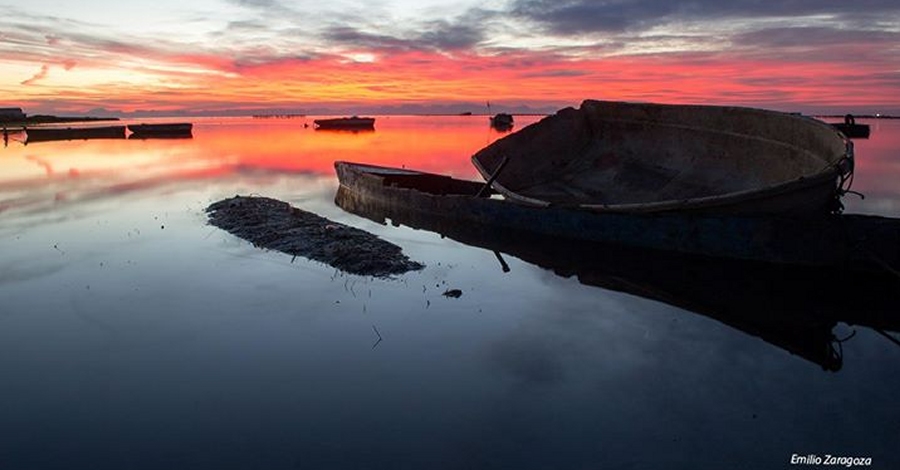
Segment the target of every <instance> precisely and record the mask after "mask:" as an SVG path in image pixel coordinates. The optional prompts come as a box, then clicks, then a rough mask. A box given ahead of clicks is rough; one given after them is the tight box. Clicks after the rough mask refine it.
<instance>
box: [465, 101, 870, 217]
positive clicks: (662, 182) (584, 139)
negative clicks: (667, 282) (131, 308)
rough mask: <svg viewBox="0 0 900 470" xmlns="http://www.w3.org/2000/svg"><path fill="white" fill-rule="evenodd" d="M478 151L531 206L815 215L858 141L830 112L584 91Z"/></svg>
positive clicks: (831, 205) (478, 160) (512, 195)
mask: <svg viewBox="0 0 900 470" xmlns="http://www.w3.org/2000/svg"><path fill="white" fill-rule="evenodd" d="M472 162H473V163H474V164H475V167H476V168H477V169H478V171H479V172H480V173H481V174H482V176H483V177H484V178H486V179H491V182H492V185H493V188H494V189H496V190H497V191H498V192H500V193H502V194H503V195H504V196H506V197H508V198H509V199H511V200H515V201H517V202H520V203H524V204H529V205H534V206H544V207H546V206H566V207H576V208H580V209H585V210H591V211H598V212H618V213H651V212H652V213H656V212H691V213H707V214H713V213H715V214H765V215H772V214H795V215H796V214H802V215H811V214H824V213H829V212H832V211H835V210H839V207H840V205H839V200H838V198H839V196H840V195H841V194H842V193H843V191H844V189H846V188H844V187H843V186H844V184H846V183H847V182H849V181H850V175H851V173H852V171H853V145H852V143H851V142H850V141H849V140H848V139H846V138H845V137H844V136H843V135H842V134H840V133H839V132H838V131H837V130H835V129H834V128H833V127H831V126H829V125H828V124H826V123H823V122H821V121H818V120H816V119H812V118H809V117H804V116H798V115H791V114H787V113H780V112H775V111H767V110H760V109H751V108H738V107H723V106H695V105H662V104H642V103H623V102H603V101H591V100H588V101H585V102H584V103H582V104H581V107H580V108H579V109H573V108H566V109H563V110H561V111H559V112H557V113H556V114H555V115H552V116H549V117H546V118H544V119H542V120H541V121H539V122H537V123H535V124H532V125H530V126H528V127H526V128H524V129H521V130H519V131H518V132H516V133H514V134H511V135H509V136H506V137H504V138H502V139H499V140H497V141H495V142H494V143H493V144H491V145H489V146H487V147H485V148H484V149H482V150H480V151H479V152H478V153H476V154H475V155H474V156H473V157H472ZM504 163H506V164H505V165H504ZM501 170H502V171H501Z"/></svg>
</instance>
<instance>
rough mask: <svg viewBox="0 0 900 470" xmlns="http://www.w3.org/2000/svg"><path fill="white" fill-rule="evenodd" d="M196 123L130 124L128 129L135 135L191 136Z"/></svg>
mask: <svg viewBox="0 0 900 470" xmlns="http://www.w3.org/2000/svg"><path fill="white" fill-rule="evenodd" d="M193 128H194V125H193V124H191V123H189V122H174V123H160V124H130V125H129V126H128V130H129V131H131V132H132V133H133V134H132V135H133V136H141V137H143V136H147V137H158V136H165V137H174V136H179V137H182V136H190V135H192V130H193Z"/></svg>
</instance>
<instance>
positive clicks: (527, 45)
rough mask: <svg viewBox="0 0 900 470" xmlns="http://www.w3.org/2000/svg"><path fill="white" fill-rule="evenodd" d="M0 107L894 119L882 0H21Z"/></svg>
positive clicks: (3, 59)
mask: <svg viewBox="0 0 900 470" xmlns="http://www.w3.org/2000/svg"><path fill="white" fill-rule="evenodd" d="M0 7H2V8H0V10H2V17H0V93H2V95H0V106H17V107H23V108H25V110H26V111H27V112H29V113H30V114H35V113H56V114H72V113H100V112H106V113H112V114H119V113H132V112H141V111H158V112H162V113H171V114H177V113H192V114H197V113H216V112H223V111H234V110H237V111H241V110H245V111H264V110H272V109H278V110H287V111H295V112H309V113H316V112H325V111H335V112H342V111H350V110H353V111H365V112H424V111H431V112H457V111H461V110H470V111H474V112H485V111H486V109H485V108H486V106H485V103H486V102H488V101H490V102H491V103H492V105H493V106H494V110H498V109H503V108H509V109H512V110H517V111H522V110H527V109H533V110H535V111H552V110H555V109H557V108H559V107H562V106H569V105H577V104H578V103H579V102H580V101H582V100H583V99H586V98H595V99H613V100H633V101H658V102H677V103H706V104H737V105H749V106H760V107H768V108H774V109H780V110H785V111H802V112H810V113H844V112H855V113H863V112H872V113H874V112H881V113H892V114H900V2H897V0H859V1H846V0H843V1H833V0H785V1H778V2H775V1H773V2H761V1H758V0H727V1H723V0H696V1H691V2H676V1H667V0H593V1H592V0H481V1H470V0H466V1H456V2H446V1H438V0H386V1H385V0H371V1H367V2H358V1H346V0H331V1H324V2H323V1H318V0H317V1H306V0H303V1H301V0H192V1H175V0H153V1H145V0H131V1H121V0H115V1H113V0H80V1H78V2H62V1H60V0H30V1H27V2H15V3H12V2H8V3H7V4H3V5H0Z"/></svg>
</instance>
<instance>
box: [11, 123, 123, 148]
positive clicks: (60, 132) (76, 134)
mask: <svg viewBox="0 0 900 470" xmlns="http://www.w3.org/2000/svg"><path fill="white" fill-rule="evenodd" d="M25 134H26V136H27V137H26V139H25V143H26V144H30V143H34V142H50V141H56V140H86V139H124V138H125V126H94V127H28V128H25Z"/></svg>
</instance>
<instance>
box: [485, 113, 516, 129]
mask: <svg viewBox="0 0 900 470" xmlns="http://www.w3.org/2000/svg"><path fill="white" fill-rule="evenodd" d="M513 122H514V120H513V116H512V114H507V113H498V114H495V115H494V116H491V127H493V128H494V129H497V130H498V131H508V130H510V129H512V127H513Z"/></svg>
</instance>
